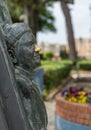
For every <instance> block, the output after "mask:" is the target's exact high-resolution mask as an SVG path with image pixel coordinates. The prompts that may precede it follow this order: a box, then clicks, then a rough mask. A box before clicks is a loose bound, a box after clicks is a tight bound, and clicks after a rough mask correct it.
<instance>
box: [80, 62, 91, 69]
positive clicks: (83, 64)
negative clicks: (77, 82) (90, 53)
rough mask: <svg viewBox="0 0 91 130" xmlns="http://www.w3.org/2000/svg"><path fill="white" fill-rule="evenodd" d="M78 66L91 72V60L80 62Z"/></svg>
mask: <svg viewBox="0 0 91 130" xmlns="http://www.w3.org/2000/svg"><path fill="white" fill-rule="evenodd" d="M78 66H79V69H81V70H91V60H82V61H79V62H78Z"/></svg>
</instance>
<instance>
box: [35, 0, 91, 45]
mask: <svg viewBox="0 0 91 130" xmlns="http://www.w3.org/2000/svg"><path fill="white" fill-rule="evenodd" d="M90 6H91V0H74V5H71V4H69V8H70V10H71V11H70V13H71V17H72V24H73V30H74V36H75V38H88V37H91V11H90V9H89V8H90ZM52 13H53V16H54V17H55V23H54V25H55V27H56V29H57V32H56V33H52V32H45V33H43V32H41V33H40V32H39V33H38V35H37V39H38V43H42V42H44V43H49V44H52V43H57V44H66V43H67V34H66V27H65V20H64V15H63V13H62V10H61V8H60V3H59V2H56V3H54V8H53V9H52Z"/></svg>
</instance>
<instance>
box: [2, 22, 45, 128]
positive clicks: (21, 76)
mask: <svg viewBox="0 0 91 130" xmlns="http://www.w3.org/2000/svg"><path fill="white" fill-rule="evenodd" d="M4 32H5V34H6V41H7V44H8V45H7V46H8V48H9V49H12V48H10V47H13V48H14V49H13V53H14V55H15V57H13V61H16V63H15V62H14V63H15V74H16V80H17V83H18V86H19V90H20V94H21V98H22V100H23V104H24V106H25V110H26V114H27V117H28V120H29V122H30V124H31V126H32V128H33V130H46V129H47V114H46V110H45V106H44V103H43V100H42V98H41V95H40V92H39V89H38V86H37V84H36V83H35V82H34V81H33V80H32V73H33V70H34V69H35V68H36V67H37V66H38V64H39V63H40V57H39V54H38V52H35V49H36V48H35V38H34V36H33V34H32V31H31V29H30V28H29V27H28V25H26V24H24V23H15V24H12V25H8V24H7V25H6V26H5V27H4ZM14 58H16V59H14Z"/></svg>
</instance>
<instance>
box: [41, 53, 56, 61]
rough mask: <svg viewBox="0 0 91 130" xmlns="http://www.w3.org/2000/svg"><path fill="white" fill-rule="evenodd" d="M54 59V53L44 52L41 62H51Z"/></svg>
mask: <svg viewBox="0 0 91 130" xmlns="http://www.w3.org/2000/svg"><path fill="white" fill-rule="evenodd" d="M53 57H54V54H53V53H52V52H43V53H41V54H40V58H41V60H51V59H52V58H53Z"/></svg>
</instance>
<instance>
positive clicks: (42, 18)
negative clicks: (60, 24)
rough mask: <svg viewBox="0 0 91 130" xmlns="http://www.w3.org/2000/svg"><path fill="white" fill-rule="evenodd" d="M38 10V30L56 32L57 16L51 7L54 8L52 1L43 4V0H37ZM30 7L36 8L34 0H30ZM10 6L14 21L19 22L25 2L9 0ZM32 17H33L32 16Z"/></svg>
mask: <svg viewBox="0 0 91 130" xmlns="http://www.w3.org/2000/svg"><path fill="white" fill-rule="evenodd" d="M26 1H27V0H26ZM36 1H37V3H38V5H37V7H36V8H37V10H38V27H39V28H38V31H52V32H55V31H56V28H55V26H54V24H53V23H54V21H55V18H54V16H53V15H52V12H51V11H50V10H49V8H53V6H52V3H48V4H46V5H45V6H40V5H41V0H36ZM27 2H28V8H31V9H32V8H34V7H35V6H34V5H35V4H34V1H33V0H28V1H27ZM7 3H8V7H9V10H10V14H11V17H12V20H13V22H19V17H20V16H21V15H22V14H23V13H24V3H23V1H22V0H7ZM31 19H32V17H31Z"/></svg>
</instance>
